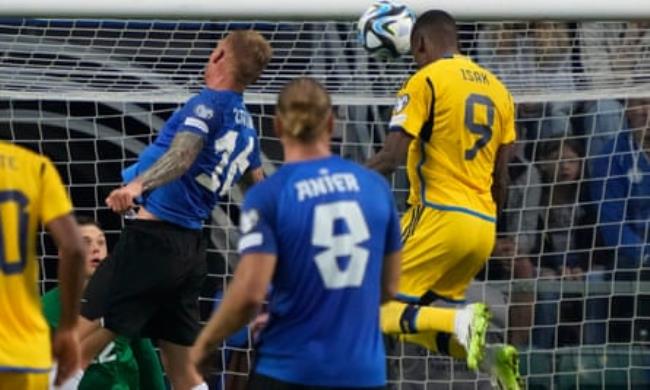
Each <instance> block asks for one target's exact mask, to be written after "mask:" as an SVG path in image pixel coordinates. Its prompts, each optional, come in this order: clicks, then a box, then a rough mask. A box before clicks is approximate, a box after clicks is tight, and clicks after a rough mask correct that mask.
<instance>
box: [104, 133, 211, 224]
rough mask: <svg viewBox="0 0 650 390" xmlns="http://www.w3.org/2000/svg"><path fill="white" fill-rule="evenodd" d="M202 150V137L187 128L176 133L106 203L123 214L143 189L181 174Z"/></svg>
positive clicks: (111, 194) (176, 177)
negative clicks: (164, 149)
mask: <svg viewBox="0 0 650 390" xmlns="http://www.w3.org/2000/svg"><path fill="white" fill-rule="evenodd" d="M201 149H203V138H202V137H201V136H200V135H198V134H196V133H193V132H190V131H181V132H179V133H177V134H176V136H175V137H174V140H173V141H172V144H171V146H170V147H169V149H168V150H167V152H165V154H163V155H162V156H161V157H160V158H159V159H158V161H156V163H155V164H153V165H152V166H151V167H150V168H149V169H147V170H146V171H145V172H143V173H142V174H141V175H140V176H138V177H136V178H135V179H133V181H132V182H130V183H129V184H127V185H126V186H124V187H121V188H118V189H116V190H113V192H111V193H110V195H109V196H108V198H106V204H107V205H108V207H110V208H111V209H112V210H113V211H115V212H118V213H122V212H125V211H127V210H128V209H130V208H132V207H133V206H134V204H133V199H135V198H137V197H138V196H140V195H142V193H143V192H145V191H148V190H151V189H154V188H156V187H160V186H161V185H163V184H166V183H169V182H170V181H172V180H175V179H178V178H179V177H181V176H182V175H183V174H184V173H185V172H187V170H188V169H190V167H191V166H192V164H193V163H194V160H196V157H197V156H198V155H199V153H200V152H201Z"/></svg>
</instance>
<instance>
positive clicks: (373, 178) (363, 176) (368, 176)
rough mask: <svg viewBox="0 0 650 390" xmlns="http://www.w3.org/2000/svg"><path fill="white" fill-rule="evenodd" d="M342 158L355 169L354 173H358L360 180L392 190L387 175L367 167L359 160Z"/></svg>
mask: <svg viewBox="0 0 650 390" xmlns="http://www.w3.org/2000/svg"><path fill="white" fill-rule="evenodd" d="M341 160H342V161H345V163H346V164H348V165H349V166H350V167H351V170H352V171H354V173H356V175H357V176H358V178H359V179H360V180H363V181H364V182H366V183H370V184H373V185H378V186H380V187H383V188H384V189H387V190H389V191H390V186H389V184H388V180H387V179H386V177H384V176H382V175H381V174H379V173H378V172H376V171H373V170H372V169H369V168H366V167H365V166H363V165H361V164H359V163H357V162H354V161H351V160H346V159H341Z"/></svg>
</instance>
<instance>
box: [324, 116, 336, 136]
mask: <svg viewBox="0 0 650 390" xmlns="http://www.w3.org/2000/svg"><path fill="white" fill-rule="evenodd" d="M326 131H327V134H328V135H332V132H334V113H333V112H332V110H330V112H329V115H328V116H327V129H326Z"/></svg>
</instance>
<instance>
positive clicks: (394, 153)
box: [366, 129, 413, 176]
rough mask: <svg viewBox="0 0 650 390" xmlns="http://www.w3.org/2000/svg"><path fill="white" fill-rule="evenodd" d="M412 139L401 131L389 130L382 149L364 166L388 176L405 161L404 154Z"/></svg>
mask: <svg viewBox="0 0 650 390" xmlns="http://www.w3.org/2000/svg"><path fill="white" fill-rule="evenodd" d="M412 140H413V138H412V137H411V136H410V135H408V134H407V133H406V132H404V131H403V130H401V129H391V131H390V133H388V136H387V137H386V141H385V142H384V146H383V147H382V149H381V150H380V151H379V152H378V153H377V154H375V155H374V156H372V157H371V158H370V159H369V160H368V161H367V162H366V166H367V167H368V168H370V169H373V170H375V171H377V172H379V173H381V174H382V175H384V176H387V175H390V174H391V173H393V172H395V170H396V169H397V168H398V167H399V166H400V165H402V164H404V161H406V153H407V152H408V148H409V145H410V144H411V141H412Z"/></svg>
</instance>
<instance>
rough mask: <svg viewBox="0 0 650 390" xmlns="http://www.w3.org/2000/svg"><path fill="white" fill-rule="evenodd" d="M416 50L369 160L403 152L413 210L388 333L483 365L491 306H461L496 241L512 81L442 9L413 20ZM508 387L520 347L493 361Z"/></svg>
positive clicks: (388, 160) (379, 163) (386, 316)
mask: <svg viewBox="0 0 650 390" xmlns="http://www.w3.org/2000/svg"><path fill="white" fill-rule="evenodd" d="M411 51H412V53H413V56H414V58H415V62H416V63H417V65H418V68H419V70H418V71H417V72H416V73H415V74H414V75H413V76H412V77H411V78H410V79H409V80H408V81H407V82H406V83H405V84H404V86H403V88H402V90H401V91H400V92H399V93H398V96H397V104H396V106H395V109H394V112H393V116H392V118H391V122H390V129H391V132H390V133H389V135H388V137H387V139H386V142H385V145H384V147H383V149H382V150H381V151H380V152H379V153H378V154H377V155H375V156H374V157H373V158H372V159H371V160H370V161H369V162H368V165H369V166H370V167H371V168H374V169H376V170H378V171H379V172H382V173H384V174H388V173H390V172H393V171H394V170H395V169H396V168H397V166H399V165H400V164H401V163H402V162H403V161H404V158H405V157H406V166H407V174H408V178H409V182H410V193H409V198H408V203H409V205H410V208H409V210H408V211H407V212H406V213H405V215H404V217H403V218H402V241H403V243H404V249H403V260H402V278H401V280H400V294H399V295H398V300H396V301H393V302H390V303H388V304H386V305H384V306H383V307H382V318H381V321H382V329H383V330H384V332H386V333H397V334H405V335H404V336H402V338H403V339H405V340H407V341H411V342H415V343H418V344H421V345H424V346H426V347H428V348H430V349H432V350H435V351H438V352H443V353H447V354H449V355H451V356H455V357H457V358H461V357H464V358H466V359H467V364H468V366H469V367H470V368H471V369H478V368H479V366H480V365H481V362H482V360H483V355H484V349H485V333H486V330H487V326H488V323H489V312H488V310H487V308H486V306H485V305H484V304H482V303H477V304H471V305H464V306H462V307H461V308H459V309H450V308H442V307H435V306H433V307H430V306H428V305H429V304H430V303H433V302H435V301H436V300H447V301H452V302H458V303H459V304H461V303H462V302H463V299H464V293H465V290H466V288H467V286H468V285H469V283H470V281H471V280H472V279H473V278H474V276H475V275H476V273H477V272H478V271H479V270H480V269H481V268H482V267H483V265H484V264H485V261H486V260H487V258H488V256H489V255H490V252H491V251H492V247H493V245H494V240H495V221H496V215H497V208H498V207H497V205H501V204H503V200H504V195H505V191H506V187H507V171H506V167H507V162H508V158H509V154H510V152H509V150H510V148H511V144H512V143H513V142H514V140H515V127H514V106H513V101H512V98H511V96H510V93H509V92H508V90H507V89H506V87H505V86H504V85H503V84H502V83H501V82H500V81H499V80H498V79H497V78H496V77H495V76H494V75H493V74H492V73H490V72H489V71H487V70H486V69H483V68H481V67H480V66H478V65H477V64H476V63H474V62H473V61H472V60H470V59H469V58H467V57H465V56H463V55H461V54H460V53H459V51H458V43H457V31H456V23H455V21H454V19H453V18H452V17H451V16H450V15H449V14H447V13H446V12H444V11H436V10H433V11H428V12H426V13H424V14H422V15H421V16H420V17H419V18H418V19H417V21H416V23H415V25H414V27H413V31H412V35H411ZM487 360H488V361H487V362H486V363H489V362H494V363H496V364H492V365H491V366H492V368H494V369H495V370H494V371H493V373H494V374H495V376H497V377H498V379H499V381H500V383H501V385H502V386H504V387H506V388H517V386H518V385H517V380H518V373H517V352H516V350H515V349H514V348H513V347H510V346H505V347H501V348H499V349H498V350H497V351H496V353H495V354H494V355H491V356H490V359H487Z"/></svg>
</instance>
